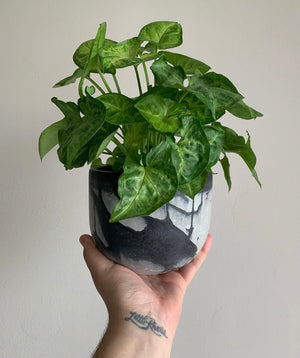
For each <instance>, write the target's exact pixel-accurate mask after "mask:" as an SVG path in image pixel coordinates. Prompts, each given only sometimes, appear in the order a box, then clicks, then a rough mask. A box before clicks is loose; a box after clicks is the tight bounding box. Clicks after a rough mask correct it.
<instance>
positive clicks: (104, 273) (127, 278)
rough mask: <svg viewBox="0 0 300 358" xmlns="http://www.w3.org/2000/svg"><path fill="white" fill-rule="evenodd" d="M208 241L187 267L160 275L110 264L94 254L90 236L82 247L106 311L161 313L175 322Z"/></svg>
mask: <svg viewBox="0 0 300 358" xmlns="http://www.w3.org/2000/svg"><path fill="white" fill-rule="evenodd" d="M85 237H86V238H87V236H85ZM210 242H211V237H210V240H207V241H206V243H205V245H204V246H203V248H202V250H201V251H200V253H199V254H198V255H197V256H196V257H195V258H194V260H192V261H191V262H190V263H189V264H188V265H186V266H184V267H182V268H181V269H179V270H178V271H172V272H168V273H165V274H160V275H138V274H136V273H134V272H133V271H131V270H129V269H128V268H126V267H124V266H121V265H118V264H115V263H113V262H112V261H110V260H109V259H107V258H106V257H105V256H104V255H103V254H101V253H100V252H99V251H98V249H97V248H96V246H95V244H94V241H93V240H92V238H91V236H88V244H87V245H85V247H84V248H85V249H84V256H85V260H86V263H87V265H88V267H89V269H90V271H91V274H92V277H93V280H94V283H95V286H96V288H97V290H98V291H99V293H100V294H101V296H102V297H103V299H104V301H105V303H106V305H107V307H108V309H109V311H110V312H113V311H116V310H118V311H121V312H127V313H128V312H129V311H130V310H133V309H136V310H138V309H142V310H143V312H145V311H147V312H150V313H153V312H155V313H156V314H162V315H164V318H165V319H167V320H172V321H174V323H176V321H178V319H179V316H180V312H181V306H182V301H183V297H184V294H185V291H186V288H187V286H188V284H189V283H190V281H191V280H192V278H193V276H194V275H195V273H196V271H197V270H198V268H199V267H200V266H201V264H202V262H203V261H204V259H205V257H206V255H207V252H208V250H209V246H210Z"/></svg>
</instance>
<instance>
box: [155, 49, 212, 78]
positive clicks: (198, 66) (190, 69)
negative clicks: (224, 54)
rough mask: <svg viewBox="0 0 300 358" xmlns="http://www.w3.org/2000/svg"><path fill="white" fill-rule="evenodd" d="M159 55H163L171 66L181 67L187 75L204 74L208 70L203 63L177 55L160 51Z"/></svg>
mask: <svg viewBox="0 0 300 358" xmlns="http://www.w3.org/2000/svg"><path fill="white" fill-rule="evenodd" d="M159 54H163V55H164V56H165V58H166V60H167V61H168V62H169V63H170V64H171V65H173V66H180V67H182V68H183V70H184V72H185V74H187V75H194V74H204V73H206V72H207V71H209V70H210V67H209V66H208V65H206V64H205V63H203V62H201V61H199V60H196V59H194V58H191V57H188V56H185V55H181V54H179V53H174V52H168V51H160V52H159Z"/></svg>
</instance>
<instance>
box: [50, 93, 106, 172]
mask: <svg viewBox="0 0 300 358" xmlns="http://www.w3.org/2000/svg"><path fill="white" fill-rule="evenodd" d="M78 106H79V108H80V110H81V111H82V113H84V114H85V116H84V117H83V118H81V117H80V116H77V115H76V116H74V117H73V118H72V117H69V118H67V127H66V128H63V129H61V130H60V131H59V132H58V140H59V148H58V151H57V153H58V156H59V159H60V161H61V162H62V163H63V164H64V166H65V168H66V169H72V168H74V167H78V166H81V165H83V164H84V162H83V164H82V161H83V160H84V159H85V158H86V154H85V153H86V149H85V148H84V146H85V144H86V143H87V142H88V141H89V140H90V139H91V138H92V137H93V136H94V135H95V134H96V133H97V132H98V130H99V129H100V128H101V126H102V125H103V123H104V120H105V107H104V105H103V104H102V103H101V102H100V101H98V100H97V99H95V98H93V97H91V96H89V95H87V96H86V97H83V98H81V99H79V101H78ZM82 156H83V157H82ZM79 164H81V165H79Z"/></svg>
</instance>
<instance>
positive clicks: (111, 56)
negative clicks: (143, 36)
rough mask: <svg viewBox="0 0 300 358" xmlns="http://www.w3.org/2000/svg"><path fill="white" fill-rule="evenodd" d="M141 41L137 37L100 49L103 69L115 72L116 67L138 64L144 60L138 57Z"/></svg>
mask: <svg viewBox="0 0 300 358" xmlns="http://www.w3.org/2000/svg"><path fill="white" fill-rule="evenodd" d="M140 45H141V41H140V40H139V39H138V38H137V37H133V38H131V39H129V40H125V41H122V42H119V43H116V44H115V45H112V46H107V47H103V48H101V49H100V51H99V55H100V62H101V65H102V71H103V72H104V73H106V72H108V73H115V69H116V68H122V67H127V66H131V65H136V64H139V63H141V62H142V60H141V59H140V58H138V57H137V55H138V53H139V50H140Z"/></svg>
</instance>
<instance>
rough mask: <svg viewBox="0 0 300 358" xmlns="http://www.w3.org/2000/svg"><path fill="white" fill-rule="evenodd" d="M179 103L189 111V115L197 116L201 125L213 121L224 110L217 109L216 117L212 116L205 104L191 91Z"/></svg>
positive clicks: (221, 114)
mask: <svg viewBox="0 0 300 358" xmlns="http://www.w3.org/2000/svg"><path fill="white" fill-rule="evenodd" d="M181 104H183V105H184V106H185V107H186V108H187V109H188V110H189V111H190V113H191V115H193V116H194V117H197V118H198V119H199V120H200V123H201V124H202V125H205V124H210V123H213V122H215V121H216V119H219V118H220V117H222V116H223V115H224V114H225V111H219V112H218V113H216V119H215V118H213V116H212V113H211V110H210V109H209V108H208V107H207V105H206V104H204V103H203V102H202V101H200V99H199V98H198V97H197V96H195V95H193V94H192V93H188V94H187V95H186V96H185V97H184V98H183V100H182V101H181Z"/></svg>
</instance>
